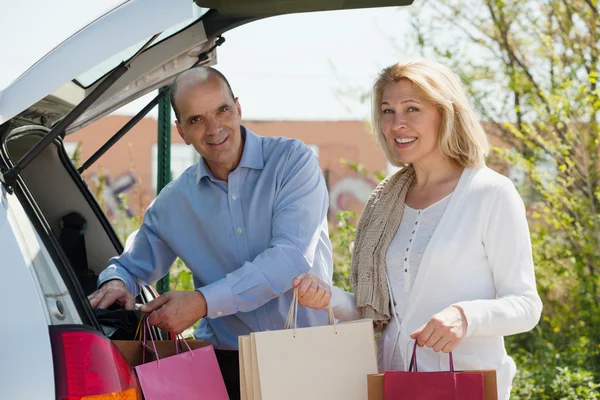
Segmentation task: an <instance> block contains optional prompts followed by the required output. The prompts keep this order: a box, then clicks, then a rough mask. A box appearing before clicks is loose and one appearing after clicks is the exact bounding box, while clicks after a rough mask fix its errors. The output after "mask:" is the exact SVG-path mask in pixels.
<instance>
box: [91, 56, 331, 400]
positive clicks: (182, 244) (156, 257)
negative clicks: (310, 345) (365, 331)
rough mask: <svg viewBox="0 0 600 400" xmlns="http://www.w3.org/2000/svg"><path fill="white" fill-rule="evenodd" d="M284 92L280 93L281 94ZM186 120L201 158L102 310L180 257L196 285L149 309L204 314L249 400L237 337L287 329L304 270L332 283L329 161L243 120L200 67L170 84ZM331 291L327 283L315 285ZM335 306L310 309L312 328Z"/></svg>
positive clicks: (102, 281) (168, 324)
mask: <svg viewBox="0 0 600 400" xmlns="http://www.w3.org/2000/svg"><path fill="white" fill-rule="evenodd" d="M278 101H279V100H278ZM171 104H172V107H173V109H174V111H175V115H176V118H177V121H176V122H175V123H176V126H177V131H178V132H179V135H181V137H182V138H183V140H184V141H185V143H186V144H187V145H189V146H193V147H194V149H195V150H196V151H197V152H198V153H200V155H201V159H200V161H199V162H198V163H197V164H196V165H193V166H191V167H189V168H188V169H187V170H186V171H185V172H184V173H183V174H182V175H181V176H180V177H179V178H178V179H177V180H175V181H173V182H171V183H170V184H169V185H167V186H166V187H165V188H164V189H163V190H162V191H161V193H160V194H159V195H158V197H157V198H156V199H155V200H154V202H153V203H152V204H151V205H150V206H149V207H148V209H147V210H146V213H145V215H144V221H143V223H142V226H141V228H140V229H139V231H138V232H137V234H136V235H135V238H134V239H133V241H132V242H131V244H130V245H129V246H128V247H127V248H126V250H125V251H124V252H123V254H121V255H120V256H118V257H115V258H113V259H111V260H110V262H109V266H108V268H107V269H106V270H104V271H103V272H102V274H101V275H100V278H99V282H98V284H99V289H98V290H97V291H96V292H94V293H92V294H91V295H90V296H89V300H90V303H91V305H92V307H97V308H107V307H109V306H110V305H112V304H113V303H115V302H118V303H120V304H121V305H123V306H124V307H125V308H127V309H133V307H134V303H135V301H134V297H135V296H137V295H138V294H139V293H140V284H154V283H156V281H157V280H158V279H160V278H162V277H163V276H165V275H166V274H167V273H168V272H169V269H170V268H171V265H172V264H173V261H174V260H175V259H176V257H180V258H181V259H182V260H183V261H184V262H185V264H186V265H187V266H188V267H189V268H190V270H191V271H192V274H193V276H194V285H195V288H196V290H193V291H178V292H170V293H167V294H164V295H162V296H160V297H159V298H157V299H155V300H154V301H152V302H150V303H148V304H147V305H145V306H144V307H143V308H142V311H144V312H152V314H151V315H150V318H149V322H150V323H151V324H152V325H155V326H157V327H159V328H162V329H164V330H165V331H167V332H172V333H175V334H178V333H181V332H183V331H184V330H185V329H186V328H188V327H190V326H191V325H193V324H194V323H195V322H196V321H198V320H200V323H199V325H198V328H197V330H196V333H195V337H196V338H197V339H203V340H206V341H208V342H210V343H212V344H213V345H214V347H215V349H216V350H215V351H216V353H217V358H218V359H219V364H220V366H221V370H222V372H223V377H224V379H225V383H226V386H227V389H228V391H229V394H230V397H231V398H232V399H237V398H239V364H238V362H239V361H238V354H237V347H238V336H240V335H248V334H249V333H250V332H258V331H264V330H267V329H269V330H275V329H282V328H283V325H284V323H285V320H286V316H287V311H288V309H289V306H290V303H291V301H292V296H291V291H290V289H291V287H292V281H293V279H294V277H296V276H297V275H300V274H302V273H305V272H309V271H310V273H312V274H315V275H317V276H318V277H321V278H322V279H323V280H325V281H326V282H331V276H332V272H333V267H332V255H331V243H330V241H329V235H328V227H327V207H328V204H329V202H328V195H327V188H326V186H325V181H324V179H323V175H322V172H321V170H320V168H319V163H318V160H317V159H316V157H315V156H314V155H313V153H312V151H311V150H310V149H308V147H306V146H305V145H304V144H303V143H302V142H300V141H299V140H293V139H285V138H281V137H261V136H259V135H257V134H255V133H253V132H251V131H250V130H249V129H247V128H245V127H244V126H242V125H241V118H242V109H241V106H240V103H239V100H238V99H237V98H236V97H235V96H234V95H233V91H232V90H231V86H230V85H229V83H228V82H227V79H226V78H225V77H224V76H223V75H222V74H221V73H220V72H218V71H217V70H215V69H213V68H209V67H199V68H194V69H191V70H189V71H186V72H184V73H182V74H181V75H179V76H178V77H177V79H176V80H175V82H173V85H172V86H171ZM311 290H313V291H314V296H315V297H318V296H328V293H327V290H328V288H318V287H317V288H311ZM326 323H327V312H325V311H315V310H310V309H300V310H299V316H298V324H299V325H301V326H313V325H323V324H326Z"/></svg>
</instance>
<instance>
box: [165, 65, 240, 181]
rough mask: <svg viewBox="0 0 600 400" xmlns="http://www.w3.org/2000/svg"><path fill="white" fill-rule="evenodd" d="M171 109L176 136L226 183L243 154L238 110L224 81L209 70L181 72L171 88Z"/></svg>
mask: <svg viewBox="0 0 600 400" xmlns="http://www.w3.org/2000/svg"><path fill="white" fill-rule="evenodd" d="M171 106H172V107H173V110H174V111H175V116H176V117H177V121H175V125H176V126H177V131H178V132H179V135H180V136H181V137H182V138H183V140H184V141H185V143H186V144H188V145H190V144H191V145H193V146H194V148H195V149H196V151H198V153H200V155H201V156H202V157H203V158H204V160H205V161H206V164H207V165H208V167H209V168H210V170H211V172H212V173H213V175H215V177H216V178H218V179H223V180H226V179H227V175H228V174H229V173H230V172H231V171H233V170H234V169H235V168H236V167H237V165H238V164H239V162H240V159H241V157H242V150H243V141H242V134H241V118H242V110H241V108H240V104H239V102H238V99H237V98H235V97H234V96H233V91H232V90H231V87H230V86H229V82H227V79H225V77H224V76H223V74H221V73H220V72H219V71H217V70H216V69H214V68H210V67H197V68H193V69H190V70H188V71H185V72H183V73H182V74H180V75H179V76H178V77H177V78H176V79H175V81H174V82H173V84H172V85H171Z"/></svg>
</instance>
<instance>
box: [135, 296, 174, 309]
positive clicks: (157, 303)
mask: <svg viewBox="0 0 600 400" xmlns="http://www.w3.org/2000/svg"><path fill="white" fill-rule="evenodd" d="M170 299H171V298H170V297H169V295H168V294H163V295H161V296H158V297H157V298H156V299H154V300H152V301H151V302H149V303H148V304H144V305H143V306H141V307H140V311H142V312H144V313H150V312H152V311H154V310H157V309H159V308H161V307H162V306H164V305H165V304H167V303H168V302H169V300H170Z"/></svg>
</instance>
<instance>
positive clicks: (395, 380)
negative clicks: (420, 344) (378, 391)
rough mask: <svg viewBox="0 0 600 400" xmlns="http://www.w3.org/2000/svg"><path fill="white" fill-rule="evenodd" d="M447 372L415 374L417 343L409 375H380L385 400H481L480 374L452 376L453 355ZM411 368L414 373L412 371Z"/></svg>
mask: <svg viewBox="0 0 600 400" xmlns="http://www.w3.org/2000/svg"><path fill="white" fill-rule="evenodd" d="M449 357H450V372H418V368H417V342H416V341H415V346H414V348H413V353H412V360H411V362H410V367H409V368H408V372H400V371H388V372H385V373H384V375H383V387H384V389H383V390H384V399H385V400H415V399H418V400H484V396H483V394H484V392H483V373H481V374H479V373H468V374H464V373H455V372H454V361H453V360H452V353H450V354H449ZM413 369H414V371H413Z"/></svg>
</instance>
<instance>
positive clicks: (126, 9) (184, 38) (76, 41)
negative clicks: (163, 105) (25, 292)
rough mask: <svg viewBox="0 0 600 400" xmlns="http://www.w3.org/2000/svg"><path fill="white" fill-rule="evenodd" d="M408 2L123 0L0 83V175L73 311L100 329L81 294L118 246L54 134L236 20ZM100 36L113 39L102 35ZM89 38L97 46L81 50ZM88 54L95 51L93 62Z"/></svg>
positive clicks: (207, 52) (206, 51) (197, 54)
mask: <svg viewBox="0 0 600 400" xmlns="http://www.w3.org/2000/svg"><path fill="white" fill-rule="evenodd" d="M412 2H413V0H293V1H290V0H196V1H195V4H194V3H192V2H189V1H187V0H186V1H185V2H184V0H146V1H143V0H129V1H127V2H125V3H124V4H123V5H121V6H119V7H117V8H116V9H115V10H112V11H111V12H109V13H107V14H106V15H104V16H103V17H101V18H99V19H97V20H96V21H94V22H93V23H91V24H90V25H88V26H87V27H85V28H83V29H82V30H81V31H79V32H78V33H77V34H75V35H73V36H72V37H70V38H69V39H67V40H66V41H65V42H63V43H62V44H61V45H60V46H58V47H57V48H56V49H55V50H53V51H52V52H50V53H49V54H48V55H46V56H45V57H44V58H42V59H41V60H40V61H39V62H38V63H36V64H35V65H34V66H32V67H31V68H30V69H29V70H28V71H26V72H25V73H24V74H23V75H22V76H21V77H19V78H18V79H17V80H16V81H15V82H13V84H11V85H10V86H9V87H7V88H6V89H5V90H3V91H0V159H1V160H0V161H1V162H0V170H1V176H0V178H2V184H3V185H4V186H5V187H6V188H7V190H8V191H9V192H13V193H14V195H16V196H17V197H18V198H19V200H20V202H21V203H22V204H23V206H24V207H25V209H26V210H27V213H28V215H29V218H30V219H31V221H32V223H33V224H34V225H35V226H36V229H37V231H38V233H39V235H40V237H42V238H43V240H44V242H45V245H46V246H47V248H48V251H49V252H50V254H51V255H52V257H53V259H54V261H55V262H56V265H57V266H58V267H59V269H60V272H61V275H62V277H63V279H64V280H65V282H66V283H67V284H68V286H69V289H70V293H71V295H72V296H73V298H74V301H75V302H76V304H77V307H78V310H79V312H80V313H81V315H82V320H84V322H85V323H86V324H88V325H89V326H92V327H96V328H100V326H99V324H98V321H97V319H96V314H95V312H94V310H92V309H91V307H90V305H89V303H88V301H87V299H86V297H87V295H89V294H90V293H91V292H92V291H93V290H94V289H95V282H96V278H97V276H98V274H99V273H100V272H101V271H102V270H103V269H104V268H106V267H107V265H108V261H109V259H110V258H111V257H114V256H116V255H118V254H120V253H121V252H122V251H123V245H122V244H121V242H120V240H119V238H118V237H117V235H116V233H115V231H114V229H113V228H112V227H111V225H110V223H109V221H108V219H107V217H106V215H105V214H104V212H103V211H102V209H101V208H100V206H99V205H98V203H97V201H96V200H95V198H94V196H93V195H92V193H91V192H90V190H89V189H88V187H87V185H86V184H85V182H84V181H83V179H82V177H81V175H80V173H79V172H78V171H77V169H76V168H75V167H74V166H73V164H72V163H71V161H70V160H69V157H68V156H67V154H66V152H65V150H64V147H63V145H62V139H61V138H62V137H64V135H66V134H69V133H72V132H75V131H78V130H79V129H81V128H82V127H83V126H85V125H88V124H90V123H92V122H93V121H95V120H97V119H99V118H101V117H102V116H104V115H106V114H108V113H110V112H111V111H114V110H115V109H117V108H119V107H121V106H123V105H125V104H127V103H129V102H131V101H133V100H135V99H137V98H138V97H140V96H142V95H144V94H145V93H148V92H150V91H152V90H154V89H156V88H159V87H163V86H165V85H168V84H170V83H171V82H172V81H173V79H174V78H175V76H176V75H177V74H179V73H180V72H182V71H184V70H186V69H188V68H190V67H191V66H193V65H214V64H215V63H216V48H217V46H218V45H219V44H220V43H222V40H220V35H222V34H223V33H225V32H227V31H229V30H231V29H233V28H235V27H237V26H239V25H242V24H245V23H248V22H251V21H254V20H258V19H261V18H265V17H270V16H274V15H280V14H288V13H295V12H308V11H323V10H341V9H349V8H359V7H365V8H367V7H381V6H400V5H409V4H412ZM175 4H176V5H177V7H175ZM182 4H183V5H184V6H185V7H187V6H189V5H193V7H194V9H193V11H194V14H193V17H192V18H189V15H187V17H185V15H186V14H185V13H182V12H181V10H180V7H181V6H182ZM151 7H154V8H151ZM175 8H177V10H174V9H175ZM161 13H168V14H169V16H168V18H167V17H165V18H163V20H161V19H160V17H161V16H162V15H161ZM190 15H191V14H190ZM144 18H145V19H144ZM152 18H154V19H152ZM157 18H158V20H159V22H157V20H155V19H157ZM165 20H166V21H171V22H172V23H175V22H177V24H176V26H175V27H172V28H173V29H172V32H171V31H169V30H168V29H167V31H168V32H169V34H166V33H165V32H163V34H162V35H159V33H160V31H158V32H157V31H156V29H160V30H163V29H166V28H167V27H164V26H162V25H161V23H162V24H163V25H164V23H165V22H164V21H165ZM132 24H133V25H132ZM136 24H137V25H136ZM119 35H120V36H119ZM148 35H150V36H148ZM107 36H110V37H112V38H118V39H121V40H112V41H109V40H107ZM140 40H141V41H140ZM95 44H98V47H97V48H95V49H94V50H95V51H94V52H91V53H90V52H89V51H88V50H89V48H90V46H94V45H95ZM84 50H85V52H84ZM134 54H135V55H134ZM98 57H103V58H102V60H103V61H102V62H101V63H100V64H98ZM119 71H120V73H119V74H117V73H116V72H119ZM100 89H101V90H100ZM94 96H95V97H94ZM87 103H89V104H87ZM75 111H76V112H75ZM65 121H68V122H65ZM42 140H43V141H42ZM42 144H44V145H42ZM46 144H47V145H46ZM32 150H34V151H32ZM30 153H31V154H33V153H35V154H34V155H33V156H32V157H30V160H28V164H25V165H23V166H22V168H14V167H15V166H17V165H18V164H19V162H20V161H22V160H23V159H24V158H26V157H24V156H25V155H31V154H30ZM7 172H11V174H10V177H11V179H10V180H7V179H5V178H7V176H8V175H9V174H7ZM73 221H74V222H73ZM74 231H82V234H81V235H76V234H74ZM155 296H156V292H155V291H154V290H153V289H152V288H149V287H146V288H144V289H143V291H142V295H141V296H140V297H138V298H137V299H136V301H137V302H141V303H143V302H146V301H148V300H150V299H152V298H153V297H155Z"/></svg>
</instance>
